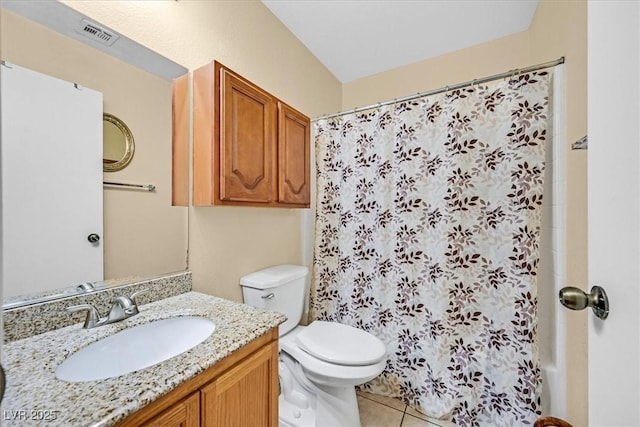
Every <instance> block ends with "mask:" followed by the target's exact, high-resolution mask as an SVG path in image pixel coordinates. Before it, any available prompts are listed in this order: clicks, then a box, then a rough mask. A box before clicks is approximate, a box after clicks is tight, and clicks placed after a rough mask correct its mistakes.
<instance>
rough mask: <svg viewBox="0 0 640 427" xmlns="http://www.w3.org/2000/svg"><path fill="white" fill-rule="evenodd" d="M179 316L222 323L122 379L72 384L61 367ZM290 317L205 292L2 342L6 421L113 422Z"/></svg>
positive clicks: (17, 423) (3, 402)
mask: <svg viewBox="0 0 640 427" xmlns="http://www.w3.org/2000/svg"><path fill="white" fill-rule="evenodd" d="M176 316H201V317H206V318H209V319H211V320H213V321H214V322H215V324H216V329H215V331H214V332H213V334H212V335H211V336H210V337H209V338H207V339H206V340H205V341H203V342H202V343H201V344H198V345H197V346H195V347H193V348H192V349H191V350H189V351H186V352H184V353H182V354H180V355H178V356H175V357H173V358H171V359H168V360H166V361H164V362H161V363H159V364H157V365H154V366H151V367H149V368H145V369H142V370H139V371H134V372H131V373H129V374H125V375H123V376H120V377H115V378H109V379H106V380H99V381H88V382H77V383H70V382H65V381H61V380H58V379H57V378H56V376H55V369H56V368H57V367H58V365H59V364H60V363H62V362H63V361H64V360H65V359H66V358H67V357H68V356H70V355H71V354H73V353H75V352H76V351H78V350H79V349H80V348H82V347H85V346H86V345H88V344H91V343H92V342H95V341H98V340H99V339H101V338H104V337H106V336H108V335H112V334H114V333H116V332H119V331H121V330H123V329H127V328H130V327H132V326H136V325H139V324H143V323H148V322H151V321H154V320H160V319H165V318H168V317H176ZM284 320H285V316H284V315H282V314H280V313H276V312H270V311H265V310H261V309H257V308H254V307H250V306H248V305H244V304H240V303H236V302H232V301H227V300H224V299H221V298H217V297H213V296H210V295H205V294H201V293H198V292H188V293H185V294H181V295H177V296H174V297H171V298H167V299H163V300H160V301H156V302H153V303H150V304H145V305H142V306H140V314H138V315H136V316H133V317H131V318H129V319H126V320H123V321H121V322H118V323H114V324H111V325H106V326H100V327H97V328H94V329H83V328H82V324H80V323H79V324H75V325H72V326H67V327H65V328H61V329H57V330H54V331H50V332H46V333H43V334H40V335H36V336H33V337H30V338H25V339H22V340H18V341H14V342H11V343H8V344H5V345H4V346H3V347H2V366H3V367H4V369H5V373H6V378H7V389H6V392H5V396H4V399H3V401H2V418H1V420H2V421H1V423H2V425H6V426H11V425H19V426H25V425H46V426H65V427H68V426H78V427H80V426H101V427H102V426H110V425H113V424H115V423H116V422H117V421H120V420H122V419H124V418H125V417H127V416H128V415H130V414H132V413H134V412H136V411H138V410H139V409H141V408H142V407H144V406H145V405H147V404H149V403H151V402H152V401H154V400H156V399H157V398H159V397H160V396H162V395H164V394H165V393H167V392H169V391H171V390H173V389H174V388H175V387H176V386H178V385H179V384H181V383H183V382H185V381H186V380H188V379H190V378H192V377H194V376H196V375H197V374H199V373H201V372H203V371H204V370H205V369H207V368H209V367H211V366H212V365H214V364H215V363H216V362H218V361H220V360H222V359H223V358H225V357H226V356H228V355H230V354H231V353H233V352H234V351H236V350H238V349H239V348H241V347H243V346H244V345H246V344H247V343H249V342H250V341H252V340H254V339H256V338H258V337H259V336H261V335H263V334H265V333H266V332H267V331H269V330H270V329H271V328H273V327H276V326H278V325H279V324H281V323H282V322H284Z"/></svg>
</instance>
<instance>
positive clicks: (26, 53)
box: [0, 9, 188, 292]
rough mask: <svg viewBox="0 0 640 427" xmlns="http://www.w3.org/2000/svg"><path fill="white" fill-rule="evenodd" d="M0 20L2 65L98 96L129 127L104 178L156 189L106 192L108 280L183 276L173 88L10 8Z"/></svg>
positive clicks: (184, 214)
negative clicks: (124, 147)
mask: <svg viewBox="0 0 640 427" xmlns="http://www.w3.org/2000/svg"><path fill="white" fill-rule="evenodd" d="M0 15H1V20H2V21H1V24H2V25H1V29H2V30H1V36H2V37H1V43H2V44H1V46H0V53H1V57H2V59H3V60H6V61H9V62H13V63H15V64H17V65H20V66H22V67H26V68H30V69H32V70H35V71H39V72H41V73H45V74H48V75H51V76H54V77H57V78H60V79H63V80H67V81H71V82H75V83H78V84H80V85H82V86H86V87H89V88H92V89H95V90H98V91H100V92H102V93H103V95H104V98H103V99H104V111H105V112H108V113H111V114H114V115H115V116H117V117H119V118H121V119H122V120H123V121H124V122H125V123H126V124H127V125H128V127H129V128H130V129H131V131H132V133H133V136H134V138H135V145H136V152H135V155H134V157H133V160H132V161H131V163H130V164H129V166H128V167H127V168H126V169H124V170H123V171H120V172H112V173H104V179H105V180H110V181H116V182H132V183H151V184H155V185H156V186H157V191H156V192H154V193H149V192H141V191H132V190H121V189H105V190H104V236H103V242H104V248H105V254H104V255H105V278H122V277H125V276H143V277H148V276H156V275H159V274H162V273H167V272H171V271H177V270H184V269H185V268H186V255H187V214H188V212H187V209H186V208H174V207H171V206H170V204H171V175H170V170H171V169H170V165H171V82H167V81H165V80H163V79H161V78H158V77H156V76H154V75H152V74H149V73H147V72H145V71H142V70H140V69H138V68H136V67H132V66H131V65H128V64H126V63H124V62H122V61H119V60H117V59H114V58H113V57H111V56H109V55H106V54H104V53H102V52H99V51H98V50H96V49H93V48H90V47H88V46H86V45H84V44H82V43H79V42H77V41H75V40H72V39H71V38H69V37H66V36H62V35H60V34H59V33H57V32H54V31H51V30H49V29H47V28H45V27H43V26H41V25H39V24H35V23H33V22H32V21H29V20H27V19H24V18H22V17H20V16H18V15H15V14H13V13H12V12H9V11H7V10H4V9H3V10H2V13H1V14H0ZM60 167H62V168H63V167H64V165H60ZM44 209H45V211H46V207H44ZM69 285H72V284H71V283H70V284H69ZM25 292H26V290H25Z"/></svg>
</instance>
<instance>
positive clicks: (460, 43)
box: [262, 0, 538, 83]
mask: <svg viewBox="0 0 640 427" xmlns="http://www.w3.org/2000/svg"><path fill="white" fill-rule="evenodd" d="M262 2H263V3H264V4H265V5H266V6H267V7H268V8H269V9H270V10H271V12H272V13H273V14H274V15H275V16H276V17H278V19H280V21H282V23H283V24H284V25H285V26H286V27H287V28H288V29H289V30H290V31H291V32H292V33H293V34H295V35H296V37H298V39H299V40H300V41H301V42H302V43H303V44H304V45H305V46H306V47H307V48H308V49H309V50H310V51H311V52H312V53H313V54H314V55H315V56H316V57H317V58H318V59H319V60H320V61H321V62H322V63H323V64H324V65H325V66H326V67H327V68H328V69H329V70H330V71H331V72H332V73H333V74H334V75H335V76H336V78H338V80H340V81H341V82H342V83H346V82H349V81H352V80H356V79H359V78H362V77H366V76H369V75H372V74H376V73H380V72H383V71H387V70H391V69H393V68H397V67H401V66H403V65H407V64H411V63H414V62H418V61H422V60H425V59H428V58H432V57H435V56H438V55H442V54H444V53H447V52H452V51H455V50H458V49H463V48H465V47H469V46H473V45H476V44H479V43H483V42H487V41H490V40H494V39H497V38H500V37H504V36H508V35H510V34H514V33H517V32H520V31H525V30H526V29H527V28H529V25H530V24H531V20H532V19H533V15H534V13H535V10H536V7H537V5H538V0H262Z"/></svg>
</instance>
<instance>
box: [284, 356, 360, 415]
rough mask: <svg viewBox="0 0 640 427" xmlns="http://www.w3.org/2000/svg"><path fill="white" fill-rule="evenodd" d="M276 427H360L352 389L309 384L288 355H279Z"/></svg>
mask: <svg viewBox="0 0 640 427" xmlns="http://www.w3.org/2000/svg"><path fill="white" fill-rule="evenodd" d="M279 368H280V387H281V393H280V396H279V399H278V404H279V407H278V410H279V419H280V427H336V426H340V427H361V424H360V413H359V411H358V400H357V398H356V391H355V387H354V386H349V387H331V386H326V385H317V384H314V383H312V382H311V381H309V380H308V379H307V378H306V377H305V375H304V373H303V372H302V368H301V367H300V366H299V365H298V364H297V363H296V362H295V361H294V360H293V359H291V358H290V357H289V356H288V355H283V354H282V353H281V355H280V364H279Z"/></svg>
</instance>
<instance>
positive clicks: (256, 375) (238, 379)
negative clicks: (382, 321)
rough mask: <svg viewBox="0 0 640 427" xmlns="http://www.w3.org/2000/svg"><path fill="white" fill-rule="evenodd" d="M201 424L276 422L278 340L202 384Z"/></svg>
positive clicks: (270, 426) (273, 425)
mask: <svg viewBox="0 0 640 427" xmlns="http://www.w3.org/2000/svg"><path fill="white" fill-rule="evenodd" d="M200 392H201V404H202V425H203V426H207V427H246V426H252V427H262V426H263V427H277V426H278V343H277V342H272V343H271V344H268V345H266V346H264V347H263V348H261V349H260V350H258V351H257V352H255V353H253V354H252V355H251V356H249V357H247V358H246V359H245V360H243V361H241V362H240V363H238V364H237V365H236V366H234V367H233V368H232V369H230V370H229V371H227V372H225V373H224V374H222V375H221V376H220V377H218V378H217V379H216V380H214V381H213V382H211V383H210V384H208V385H206V386H204V387H202V388H201V389H200Z"/></svg>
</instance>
